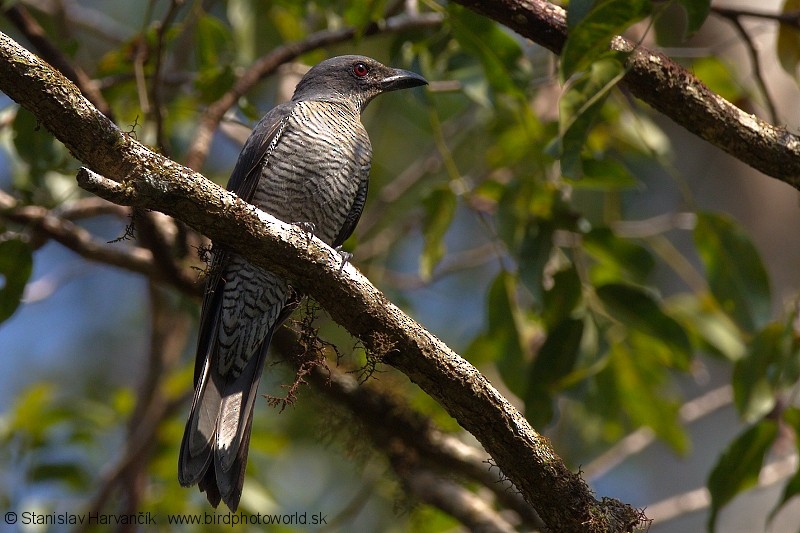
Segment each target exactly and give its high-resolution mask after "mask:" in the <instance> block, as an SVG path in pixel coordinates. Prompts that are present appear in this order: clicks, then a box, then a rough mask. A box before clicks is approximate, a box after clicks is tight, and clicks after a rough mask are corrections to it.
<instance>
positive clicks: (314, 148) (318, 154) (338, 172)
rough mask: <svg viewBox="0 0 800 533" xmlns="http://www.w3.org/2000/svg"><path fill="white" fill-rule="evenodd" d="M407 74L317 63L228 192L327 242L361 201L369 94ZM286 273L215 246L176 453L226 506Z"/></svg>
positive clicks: (242, 158) (187, 473)
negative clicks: (364, 117) (183, 426)
mask: <svg viewBox="0 0 800 533" xmlns="http://www.w3.org/2000/svg"><path fill="white" fill-rule="evenodd" d="M426 83H427V82H426V81H425V79H424V78H423V77H422V76H420V75H418V74H415V73H413V72H409V71H406V70H400V69H393V68H389V67H386V66H384V65H382V64H381V63H379V62H377V61H375V60H374V59H370V58H368V57H363V56H352V55H351V56H340V57H334V58H332V59H328V60H325V61H323V62H321V63H319V64H318V65H316V66H315V67H313V68H312V69H311V70H309V71H308V73H306V75H305V76H303V78H302V79H301V80H300V82H299V83H298V85H297V88H296V89H295V93H294V96H293V97H292V99H291V101H289V102H287V103H284V104H281V105H278V106H276V107H275V108H273V109H272V110H271V111H269V112H268V113H267V114H266V115H265V116H264V118H262V119H261V121H260V122H259V123H258V124H257V125H256V127H255V129H254V130H253V132H252V134H251V135H250V137H249V139H248V140H247V142H246V143H245V145H244V148H243V149H242V152H241V154H240V155H239V160H238V161H237V163H236V167H235V168H234V170H233V174H232V175H231V178H230V181H229V182H228V190H229V191H233V192H234V193H236V194H237V195H238V196H239V197H241V198H242V199H243V200H245V201H247V202H250V203H252V204H254V205H256V206H258V207H260V208H261V209H263V210H264V211H267V212H268V213H270V214H272V215H274V216H275V217H277V218H279V219H281V220H283V221H285V222H289V223H301V224H303V225H305V226H306V227H307V228H309V229H310V230H311V231H313V232H314V234H315V235H316V236H317V237H319V238H320V239H322V240H323V241H324V242H326V243H327V244H329V245H331V246H334V247H337V246H340V245H341V244H342V243H343V242H344V241H345V240H346V239H347V238H348V237H349V236H350V234H351V233H352V232H353V229H354V228H355V226H356V223H357V222H358V219H359V217H360V216H361V211H362V209H363V207H364V202H365V200H366V198H367V184H368V178H369V170H370V162H371V159H372V147H371V145H370V141H369V137H368V136H367V132H366V130H365V129H364V126H363V125H362V124H361V120H360V114H361V111H363V109H364V108H365V107H366V105H367V104H368V103H369V102H370V100H372V99H373V98H374V97H376V96H377V95H379V94H381V93H384V92H388V91H394V90H397V89H406V88H411V87H417V86H420V85H425V84H426ZM296 304H297V297H296V295H295V294H294V292H293V291H292V289H291V287H290V286H289V283H288V282H287V280H285V279H283V278H281V277H279V276H276V275H275V274H273V273H271V272H269V271H268V270H264V269H261V268H259V267H256V266H253V265H251V264H250V263H249V262H247V261H246V260H245V259H243V258H242V257H241V256H239V255H237V254H236V253H233V252H229V251H226V250H221V249H215V251H214V258H213V262H212V265H211V270H210V274H209V279H208V281H207V286H206V293H205V297H204V299H203V308H202V312H201V315H200V332H199V338H198V347H197V360H196V363H195V373H194V386H195V392H194V399H193V400H192V408H191V413H190V414H189V420H188V421H187V422H186V430H185V432H184V435H183V442H182V443H181V450H180V458H179V460H178V480H179V481H180V483H181V485H183V486H186V487H188V486H191V485H194V484H196V483H199V486H200V490H201V491H204V492H205V493H206V496H207V497H208V501H209V502H211V504H212V505H213V506H214V507H216V506H217V505H219V502H220V500H222V501H224V502H225V504H226V505H227V506H228V507H229V508H230V509H231V510H232V511H236V509H237V507H238V505H239V498H240V497H241V494H242V485H243V483H244V472H245V466H246V465H247V450H248V446H249V443H250V429H251V425H252V421H253V406H254V403H255V400H256V391H257V389H258V383H259V380H260V378H261V371H262V369H263V367H264V360H265V359H266V355H267V349H268V348H269V343H270V339H271V338H272V334H273V333H274V332H275V330H276V329H277V328H278V327H279V326H280V325H281V323H282V322H283V321H284V320H285V319H286V318H287V317H288V316H289V314H290V313H291V312H292V310H293V309H294V308H295V307H296Z"/></svg>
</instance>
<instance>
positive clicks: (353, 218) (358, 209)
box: [332, 169, 369, 248]
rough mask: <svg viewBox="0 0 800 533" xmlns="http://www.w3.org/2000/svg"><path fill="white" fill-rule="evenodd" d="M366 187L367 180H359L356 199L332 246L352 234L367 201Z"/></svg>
mask: <svg viewBox="0 0 800 533" xmlns="http://www.w3.org/2000/svg"><path fill="white" fill-rule="evenodd" d="M367 174H369V169H367ZM368 187H369V180H367V179H363V180H361V183H360V184H359V186H358V193H356V199H355V201H354V202H353V206H352V207H351V208H350V212H349V213H347V218H346V219H345V221H344V224H343V225H342V229H340V230H339V234H338V235H337V236H336V238H335V239H334V240H333V243H332V246H333V247H334V248H336V247H337V246H341V245H342V244H344V241H346V240H347V239H348V238H349V237H350V235H352V234H353V230H355V229H356V224H358V219H360V218H361V213H362V211H364V204H365V203H366V201H367V189H368Z"/></svg>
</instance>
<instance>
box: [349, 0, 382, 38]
mask: <svg viewBox="0 0 800 533" xmlns="http://www.w3.org/2000/svg"><path fill="white" fill-rule="evenodd" d="M348 4H349V6H348V7H347V8H345V10H344V21H345V23H347V25H348V26H353V27H354V28H356V30H357V33H358V35H359V36H360V35H362V34H363V32H364V30H365V29H366V27H367V26H368V25H369V24H370V23H372V22H374V21H376V20H378V19H380V18H381V17H383V13H384V10H385V7H386V0H362V1H361V2H352V3H350V2H348Z"/></svg>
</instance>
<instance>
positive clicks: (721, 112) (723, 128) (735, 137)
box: [455, 0, 800, 189]
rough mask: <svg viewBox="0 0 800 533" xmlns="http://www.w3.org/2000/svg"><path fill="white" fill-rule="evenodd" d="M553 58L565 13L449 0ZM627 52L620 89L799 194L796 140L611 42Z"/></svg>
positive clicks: (673, 70) (674, 68)
mask: <svg viewBox="0 0 800 533" xmlns="http://www.w3.org/2000/svg"><path fill="white" fill-rule="evenodd" d="M455 1H456V2H457V3H459V4H462V5H464V6H466V7H468V8H470V9H472V10H474V11H476V12H478V13H480V14H482V15H485V16H487V17H489V18H491V19H493V20H495V21H497V22H500V23H501V24H504V25H505V26H508V27H509V28H510V29H512V30H514V31H516V32H517V33H519V34H520V35H522V36H523V37H527V38H528V39H531V40H532V41H534V42H536V43H538V44H540V45H542V46H544V47H545V48H547V49H549V50H550V51H552V52H554V53H556V54H559V53H561V49H562V48H563V47H564V42H565V41H566V39H567V19H566V11H564V9H563V8H561V7H559V6H555V5H553V4H550V3H548V2H546V1H545V0H493V1H491V2H487V1H486V0H455ZM611 46H612V48H614V49H616V50H620V51H625V52H630V55H629V56H628V61H627V68H628V73H627V74H626V75H625V77H624V78H623V80H622V84H623V86H624V87H626V88H627V89H628V90H629V91H630V92H631V93H632V94H633V95H634V96H636V97H637V98H639V99H640V100H642V101H643V102H646V103H648V104H649V105H650V106H652V107H653V108H654V109H656V110H657V111H660V112H661V113H663V114H664V115H666V116H668V117H669V118H671V119H672V120H674V121H675V122H677V123H678V124H680V125H681V126H683V127H684V128H686V129H687V130H689V131H690V132H692V133H694V134H695V135H697V136H698V137H700V138H702V139H705V140H706V141H708V142H710V143H711V144H713V145H714V146H716V147H718V148H721V149H722V150H724V151H726V152H728V153H729V154H731V155H732V156H734V157H736V158H737V159H739V160H740V161H742V162H744V163H747V164H748V165H750V166H751V167H753V168H755V169H758V170H760V171H761V172H763V173H764V174H766V175H768V176H772V177H773V178H776V179H778V180H780V181H783V182H785V183H788V184H789V185H791V186H792V187H794V188H796V189H800V139H799V138H798V137H797V136H796V135H794V134H792V133H790V132H788V131H787V130H786V128H784V127H780V126H773V125H771V124H769V123H767V122H765V121H763V120H761V119H759V118H758V117H755V116H754V115H751V114H749V113H746V112H744V111H742V110H741V109H739V108H738V107H736V106H735V105H733V104H732V103H730V102H728V101H727V100H725V99H724V98H722V97H721V96H719V95H718V94H715V93H713V92H712V91H711V90H710V89H709V88H708V87H706V86H705V85H704V84H703V82H701V81H700V80H698V79H697V78H696V77H695V76H694V75H693V74H692V73H691V72H689V71H688V70H686V69H685V68H683V67H682V66H680V65H678V64H677V63H675V62H674V61H672V60H671V59H670V58H668V57H667V56H665V55H663V54H661V53H659V52H655V51H653V50H648V49H647V48H644V47H641V46H635V45H634V43H632V42H630V41H628V40H627V39H624V38H622V37H617V38H615V39H614V40H613V42H612V45H611Z"/></svg>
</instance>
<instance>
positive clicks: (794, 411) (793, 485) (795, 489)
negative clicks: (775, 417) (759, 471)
mask: <svg viewBox="0 0 800 533" xmlns="http://www.w3.org/2000/svg"><path fill="white" fill-rule="evenodd" d="M783 420H784V421H785V422H786V423H787V424H788V425H789V426H790V427H791V428H792V430H794V436H795V437H794V440H795V445H796V446H798V449H800V409H798V408H797V407H792V406H790V407H787V408H786V409H784V411H783ZM798 494H800V468H798V469H797V470H795V473H794V475H793V476H792V477H790V478H789V481H787V482H786V485H785V486H784V487H783V494H781V499H780V500H778V503H777V504H775V507H773V509H772V511H770V513H769V517H768V520H770V521H771V520H772V519H773V518H774V517H775V515H776V514H778V511H780V510H781V508H782V507H783V506H784V505H786V502H788V501H789V500H791V499H792V498H794V497H795V496H797V495H798Z"/></svg>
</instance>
